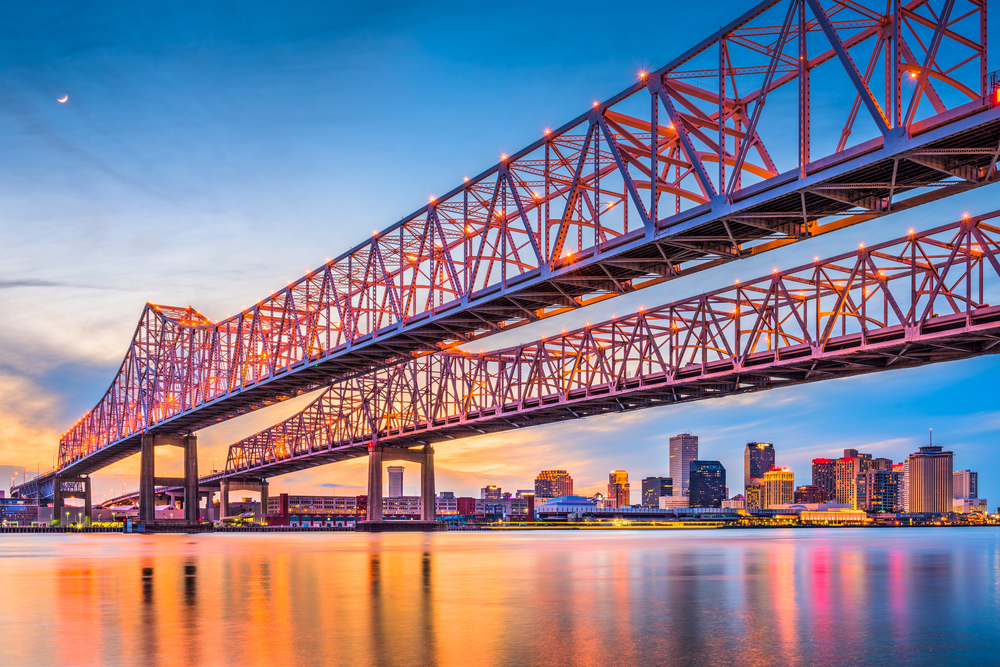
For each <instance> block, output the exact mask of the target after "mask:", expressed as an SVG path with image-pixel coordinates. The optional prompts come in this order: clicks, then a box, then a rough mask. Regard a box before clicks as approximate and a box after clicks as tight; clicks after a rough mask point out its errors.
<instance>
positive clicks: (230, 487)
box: [219, 478, 268, 523]
mask: <svg viewBox="0 0 1000 667" xmlns="http://www.w3.org/2000/svg"><path fill="white" fill-rule="evenodd" d="M267 489H268V483H267V480H266V479H230V478H226V479H223V480H222V481H220V482H219V491H220V493H219V496H220V498H219V521H222V519H224V518H226V517H227V516H230V507H229V493H230V492H231V491H257V492H259V493H260V519H261V523H263V521H264V515H266V514H267Z"/></svg>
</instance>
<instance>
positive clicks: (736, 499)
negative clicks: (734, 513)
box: [722, 493, 747, 510]
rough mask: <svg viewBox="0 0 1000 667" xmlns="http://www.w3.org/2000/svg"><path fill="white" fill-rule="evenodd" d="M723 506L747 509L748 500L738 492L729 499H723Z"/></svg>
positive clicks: (733, 508)
mask: <svg viewBox="0 0 1000 667" xmlns="http://www.w3.org/2000/svg"><path fill="white" fill-rule="evenodd" d="M722 507H724V508H726V509H731V510H745V509H746V508H747V500H746V498H744V497H743V496H742V495H740V494H738V493H737V494H736V495H735V496H733V497H732V498H730V499H729V500H723V501H722Z"/></svg>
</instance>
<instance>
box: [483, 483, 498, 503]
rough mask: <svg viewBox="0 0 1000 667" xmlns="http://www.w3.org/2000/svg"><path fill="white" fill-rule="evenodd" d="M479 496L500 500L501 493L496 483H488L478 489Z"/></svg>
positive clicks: (484, 498) (485, 498)
mask: <svg viewBox="0 0 1000 667" xmlns="http://www.w3.org/2000/svg"><path fill="white" fill-rule="evenodd" d="M479 497H480V499H482V500H501V499H502V498H503V494H502V493H501V492H500V487H499V486H497V485H496V484H488V485H486V486H484V487H483V488H482V489H480V491H479Z"/></svg>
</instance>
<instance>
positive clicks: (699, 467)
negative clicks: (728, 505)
mask: <svg viewBox="0 0 1000 667" xmlns="http://www.w3.org/2000/svg"><path fill="white" fill-rule="evenodd" d="M690 468H691V470H690V481H691V488H690V493H689V495H688V497H689V499H690V502H689V503H688V504H689V506H691V507H722V501H723V500H725V499H726V469H725V468H724V467H723V466H722V463H720V462H719V461H691V463H690Z"/></svg>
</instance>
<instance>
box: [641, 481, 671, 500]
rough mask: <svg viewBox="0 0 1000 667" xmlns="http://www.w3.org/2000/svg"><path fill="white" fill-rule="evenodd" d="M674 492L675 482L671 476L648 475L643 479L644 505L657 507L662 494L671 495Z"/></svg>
mask: <svg viewBox="0 0 1000 667" xmlns="http://www.w3.org/2000/svg"><path fill="white" fill-rule="evenodd" d="M673 492H674V482H673V480H672V479H671V478H670V477H647V478H646V479H644V480H642V506H643V507H650V508H657V507H659V506H660V496H670V495H673Z"/></svg>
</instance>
